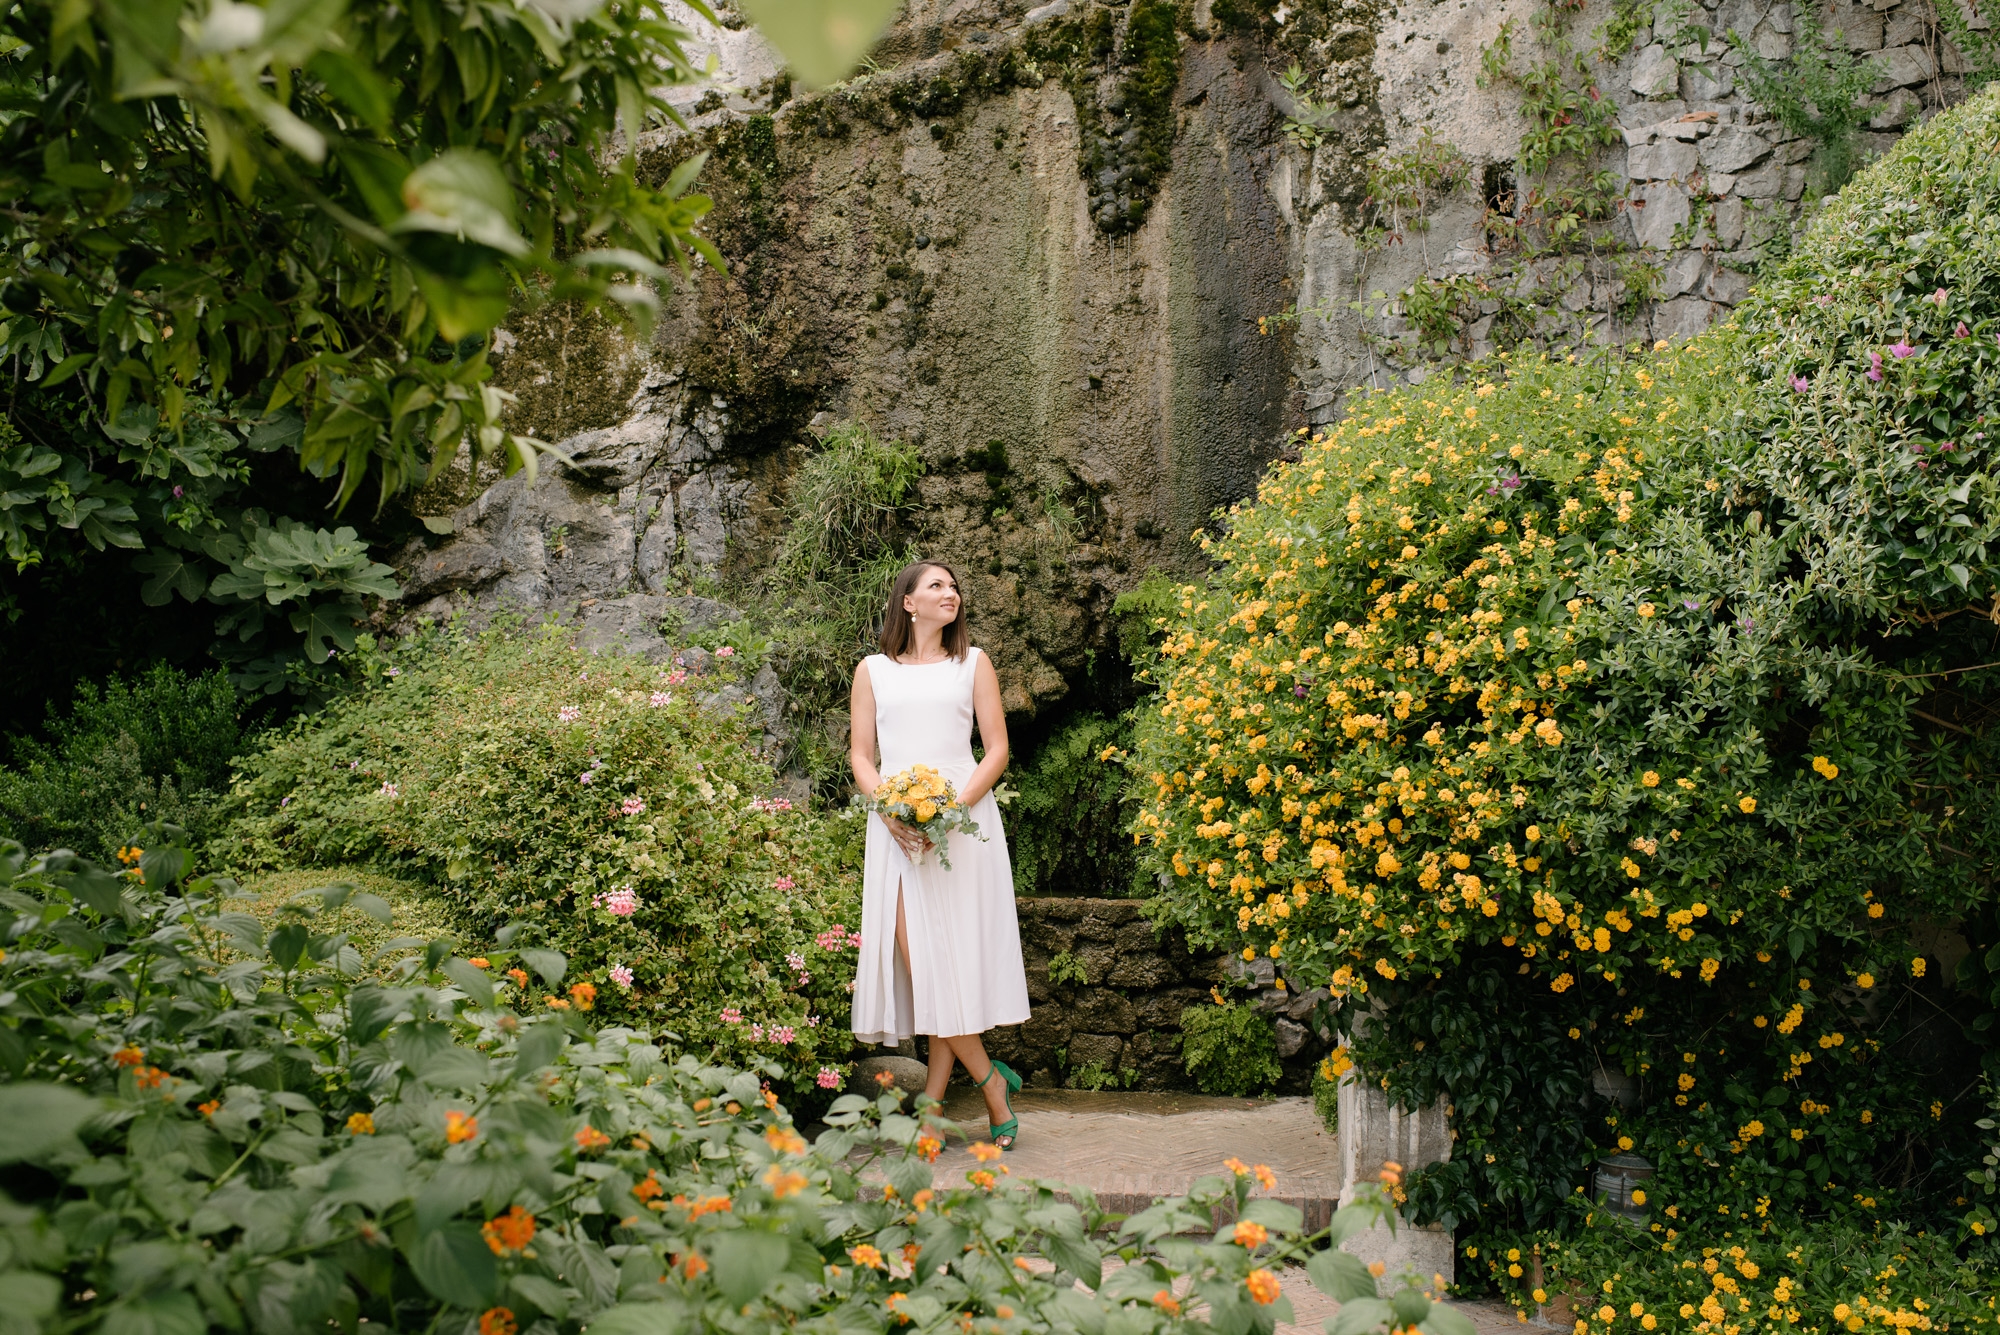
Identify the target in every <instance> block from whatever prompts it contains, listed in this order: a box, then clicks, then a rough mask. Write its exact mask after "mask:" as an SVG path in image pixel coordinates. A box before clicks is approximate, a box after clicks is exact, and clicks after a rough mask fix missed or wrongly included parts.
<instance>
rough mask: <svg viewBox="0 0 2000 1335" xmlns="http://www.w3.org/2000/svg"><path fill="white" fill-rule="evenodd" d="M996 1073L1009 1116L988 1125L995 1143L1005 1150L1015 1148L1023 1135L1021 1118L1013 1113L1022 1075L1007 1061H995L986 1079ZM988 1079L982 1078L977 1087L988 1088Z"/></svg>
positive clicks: (988, 1070) (989, 1078)
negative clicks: (1002, 1120)
mask: <svg viewBox="0 0 2000 1335" xmlns="http://www.w3.org/2000/svg"><path fill="white" fill-rule="evenodd" d="M995 1074H998V1075H999V1077H1000V1097H1001V1098H1002V1099H1004V1100H1005V1101H1006V1103H1007V1113H1008V1117H1007V1120H1006V1121H1004V1122H1000V1123H997V1124H995V1123H988V1124H987V1125H988V1129H989V1130H990V1131H991V1133H992V1136H993V1143H994V1144H995V1145H998V1146H1000V1148H1001V1149H1002V1150H1003V1151H1005V1150H1011V1149H1013V1148H1014V1142H1015V1141H1017V1140H1019V1139H1020V1137H1021V1119H1020V1118H1019V1117H1016V1116H1014V1115H1013V1112H1014V1099H1013V1094H1014V1091H1016V1090H1018V1089H1019V1088H1020V1087H1021V1077H1020V1076H1018V1075H1016V1074H1014V1068H1013V1067H1011V1066H1009V1065H1008V1064H1007V1063H1006V1062H994V1063H993V1064H992V1065H991V1066H990V1067H989V1068H988V1069H987V1072H986V1080H991V1079H992V1078H993V1077H994V1075H995ZM986 1080H981V1081H980V1082H979V1084H978V1085H977V1086H975V1088H978V1089H984V1088H986Z"/></svg>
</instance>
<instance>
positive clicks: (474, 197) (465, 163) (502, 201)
mask: <svg viewBox="0 0 2000 1335" xmlns="http://www.w3.org/2000/svg"><path fill="white" fill-rule="evenodd" d="M402 197H403V206H404V208H405V209H406V210H407V212H405V213H404V214H403V216H402V217H401V218H398V219H397V220H396V222H395V224H394V227H393V229H392V230H394V231H398V232H437V233H441V234H443V235H445V236H455V237H457V238H458V239H459V240H461V241H476V242H478V243H479V244H480V245H482V246H490V247H492V248H493V249H494V250H497V251H501V252H502V253H504V254H508V255H513V256H517V257H518V256H522V255H526V254H527V253H528V243H527V242H526V241H524V240H522V239H521V234H520V232H519V230H518V229H517V228H516V227H515V225H514V192H513V190H512V189H511V188H510V187H509V186H508V184H507V176H506V174H505V173H504V172H502V171H501V170H500V164H499V163H497V162H495V161H494V160H493V159H492V158H491V157H490V156H488V155H487V154H485V153H481V152H479V151H478V150H477V149H470V148H451V149H446V150H445V151H444V152H442V153H440V154H438V155H437V156H436V157H434V158H432V159H431V160H430V161H429V162H426V163H424V164H423V165H422V166H420V167H418V168H417V169H416V170H414V171H412V172H411V173H410V174H409V175H408V176H406V177H404V178H403V186H402Z"/></svg>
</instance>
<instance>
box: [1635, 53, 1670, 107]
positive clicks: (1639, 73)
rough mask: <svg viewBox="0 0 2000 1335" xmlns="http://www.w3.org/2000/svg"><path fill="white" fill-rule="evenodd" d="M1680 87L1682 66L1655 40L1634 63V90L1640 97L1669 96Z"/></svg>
mask: <svg viewBox="0 0 2000 1335" xmlns="http://www.w3.org/2000/svg"><path fill="white" fill-rule="evenodd" d="M1679 88H1680V66H1678V65H1676V64H1675V63H1674V58H1673V57H1672V56H1670V55H1668V54H1667V48H1666V47H1664V46H1662V45H1661V44H1660V43H1658V42H1655V43H1653V44H1652V45H1651V46H1649V47H1647V48H1646V49H1645V50H1643V51H1641V52H1640V53H1639V58H1638V60H1636V61H1634V62H1633V65H1632V91H1633V92H1635V93H1637V94H1638V95H1639V96H1640V97H1669V96H1672V95H1673V94H1674V93H1675V92H1676V91H1677V90H1678V89H1679Z"/></svg>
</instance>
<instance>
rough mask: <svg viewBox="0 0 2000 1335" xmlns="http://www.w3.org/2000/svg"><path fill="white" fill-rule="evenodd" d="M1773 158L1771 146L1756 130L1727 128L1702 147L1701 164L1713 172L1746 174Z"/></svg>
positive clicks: (1723, 128) (1722, 129) (1731, 126)
mask: <svg viewBox="0 0 2000 1335" xmlns="http://www.w3.org/2000/svg"><path fill="white" fill-rule="evenodd" d="M1769 156H1771V142H1770V140H1768V139H1766V138H1764V136H1763V135H1761V134H1758V133H1756V132H1755V131H1753V130H1745V129H1741V128H1739V127H1737V126H1734V125H1725V126H1723V127H1722V128H1721V129H1719V130H1717V131H1716V132H1715V134H1714V135H1712V136H1711V137H1710V138H1708V139H1707V140H1706V141H1704V142H1703V144H1702V146H1701V164H1702V166H1704V167H1706V168H1708V169H1709V170H1710V171H1712V172H1732V173H1734V172H1742V171H1745V170H1748V169H1749V168H1751V167H1754V166H1756V165H1757V164H1758V163H1760V162H1762V161H1763V160H1764V159H1765V158H1768V157H1769Z"/></svg>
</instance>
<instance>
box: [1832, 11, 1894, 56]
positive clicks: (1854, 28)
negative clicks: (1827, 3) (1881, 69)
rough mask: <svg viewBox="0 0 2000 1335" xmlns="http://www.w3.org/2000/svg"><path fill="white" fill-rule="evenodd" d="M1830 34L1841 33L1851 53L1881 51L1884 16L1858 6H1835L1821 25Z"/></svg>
mask: <svg viewBox="0 0 2000 1335" xmlns="http://www.w3.org/2000/svg"><path fill="white" fill-rule="evenodd" d="M1821 26H1822V27H1823V28H1824V29H1825V30H1826V31H1827V32H1828V33H1829V34H1831V33H1836V32H1837V33H1839V34H1840V35H1841V37H1842V38H1843V39H1845V41H1846V42H1847V49H1848V50H1849V51H1880V50H1881V49H1882V30H1883V27H1884V26H1885V25H1884V24H1883V22H1882V16H1881V15H1880V14H1878V13H1876V12H1875V11H1874V10H1872V9H1863V8H1861V7H1860V6H1858V5H1835V6H1834V7H1833V9H1832V12H1831V13H1830V14H1828V15H1827V17H1826V20H1825V22H1824V23H1823V24H1822V25H1821Z"/></svg>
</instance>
